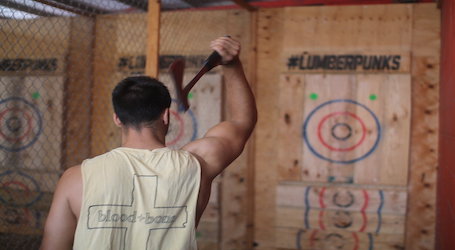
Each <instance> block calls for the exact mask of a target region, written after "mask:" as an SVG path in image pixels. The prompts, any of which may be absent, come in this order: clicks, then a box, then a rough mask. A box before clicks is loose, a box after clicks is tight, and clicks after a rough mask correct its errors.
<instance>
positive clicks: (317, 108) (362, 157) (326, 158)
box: [303, 99, 382, 164]
mask: <svg viewBox="0 0 455 250" xmlns="http://www.w3.org/2000/svg"><path fill="white" fill-rule="evenodd" d="M333 103H351V104H354V105H358V106H360V107H362V108H363V109H365V110H366V111H367V112H368V113H369V114H370V115H371V116H372V117H373V119H374V122H375V124H376V128H377V138H376V140H375V142H374V144H373V146H372V147H371V148H370V149H369V150H368V151H367V152H366V153H365V154H363V155H361V156H359V157H357V158H354V159H350V160H337V159H331V158H329V157H327V156H324V155H322V154H321V153H320V152H318V151H317V150H316V149H315V148H314V146H313V145H312V144H311V142H310V140H309V139H308V133H309V131H308V124H309V123H310V121H311V119H312V118H313V116H314V114H315V113H316V112H317V111H319V110H321V109H322V108H323V107H325V106H327V105H330V104H333ZM381 132H382V131H381V124H380V122H379V119H378V117H377V116H376V115H375V114H374V112H373V111H372V110H371V109H369V108H368V107H367V106H365V105H363V104H361V103H359V102H356V101H354V100H350V99H335V100H331V101H327V102H324V103H322V104H320V105H319V106H317V107H316V108H315V109H313V110H312V111H311V112H310V114H309V115H308V117H307V118H306V119H305V122H304V123H303V139H304V141H305V143H306V144H307V146H308V148H309V149H310V151H311V152H312V153H313V154H314V155H315V156H316V157H318V158H320V159H322V160H325V161H328V162H331V163H338V164H352V163H355V162H358V161H361V160H363V159H365V158H367V157H368V156H369V155H371V154H372V153H373V152H374V151H375V150H376V148H377V147H378V145H379V141H380V139H381Z"/></svg>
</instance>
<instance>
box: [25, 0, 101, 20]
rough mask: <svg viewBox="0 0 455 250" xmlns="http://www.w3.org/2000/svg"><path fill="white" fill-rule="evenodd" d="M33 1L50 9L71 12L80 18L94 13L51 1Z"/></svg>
mask: <svg viewBox="0 0 455 250" xmlns="http://www.w3.org/2000/svg"><path fill="white" fill-rule="evenodd" d="M34 1H35V2H40V3H42V4H45V5H48V6H51V7H53V8H56V9H60V10H64V11H67V12H71V13H74V14H76V15H80V16H86V17H93V16H95V14H94V13H91V12H88V11H85V10H81V9H75V8H71V7H68V6H66V5H63V4H59V3H55V2H52V1H48V0H34Z"/></svg>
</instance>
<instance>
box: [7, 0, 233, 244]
mask: <svg viewBox="0 0 455 250" xmlns="http://www.w3.org/2000/svg"><path fill="white" fill-rule="evenodd" d="M147 2H148V1H147V0H97V1H91V0H2V1H1V2H0V248H1V249H38V247H39V245H40V243H41V237H42V232H43V227H44V223H45V220H46V217H47V213H48V211H49V207H50V203H51V201H52V195H53V192H54V190H55V187H56V185H57V182H58V179H59V178H60V176H61V174H62V173H63V171H64V170H65V169H67V168H69V167H71V166H74V165H78V164H80V163H81V162H82V161H83V160H84V159H87V158H90V157H93V156H95V155H99V154H102V153H105V152H106V151H108V150H110V149H113V148H115V147H118V146H119V145H120V131H119V130H118V128H116V127H115V125H114V124H113V122H112V111H113V109H112V105H111V99H110V98H111V97H110V94H111V91H112V88H113V87H114V86H115V84H116V83H117V82H118V81H120V80H121V79H123V78H124V77H126V76H128V75H134V74H143V73H144V70H145V62H146V56H145V54H146V47H147V46H146V39H147V14H146V11H147V9H148V4H147ZM227 3H228V4H232V3H231V2H227ZM215 4H218V5H220V4H221V5H223V4H226V3H223V2H215V1H207V0H196V1H193V0H191V1H187V0H169V1H163V2H162V4H161V6H162V14H161V30H160V37H161V39H160V46H161V47H160V53H159V55H160V62H159V64H160V79H161V80H162V81H163V82H164V83H165V84H167V85H168V87H169V88H170V90H171V92H172V95H173V98H174V99H175V96H174V90H173V85H172V84H171V79H170V77H169V74H168V73H167V68H168V66H169V65H170V63H171V62H172V61H173V60H174V59H175V58H178V57H183V58H185V59H186V70H185V80H184V81H185V83H186V82H188V81H189V80H190V78H191V77H192V76H194V75H195V73H196V72H197V71H198V70H199V69H200V67H201V66H202V64H203V61H204V59H205V58H206V57H207V56H208V55H209V54H210V52H211V50H210V48H209V47H208V45H209V42H210V41H211V40H212V39H214V38H216V37H218V36H222V35H226V34H227V33H228V31H227V30H226V27H228V26H229V25H228V24H227V23H225V22H226V20H227V19H226V16H227V15H228V14H229V13H227V12H223V11H218V12H217V11H214V12H212V11H201V10H194V9H195V8H206V7H211V6H213V5H215ZM188 8H191V9H192V10H191V11H187V9H188ZM229 15H231V16H235V15H237V14H236V13H230V14H229ZM198 27H200V28H198ZM202 27H204V28H202ZM221 79H222V77H221V75H220V72H219V71H218V70H217V69H215V70H214V71H213V72H212V73H211V74H208V75H207V77H204V78H202V79H201V80H200V83H198V85H197V86H196V87H195V88H194V90H193V91H192V92H191V93H190V96H189V99H190V104H191V109H190V110H189V111H188V112H186V113H182V112H180V111H179V110H178V109H177V104H176V102H175V101H174V102H173V106H172V109H173V110H172V115H171V124H172V125H171V127H170V130H171V131H170V133H169V135H168V137H167V141H168V144H169V145H168V146H171V147H180V146H182V145H184V144H186V143H187V142H189V141H191V140H194V139H196V138H199V137H201V136H203V134H204V133H205V132H206V131H207V129H208V128H209V127H210V126H212V125H213V124H215V123H217V122H219V121H220V120H221V113H222V112H221V99H222V98H221V89H222V87H221ZM213 188H214V190H213V191H212V198H211V201H210V203H209V206H208V209H207V211H206V213H205V214H206V215H204V217H203V218H202V221H201V224H200V227H199V228H200V229H199V232H198V237H199V238H200V239H199V240H202V243H201V244H200V247H201V249H215V248H216V247H217V245H218V243H217V242H218V238H219V210H218V207H219V201H218V198H217V197H218V195H217V190H216V189H217V188H218V182H215V184H214V186H213Z"/></svg>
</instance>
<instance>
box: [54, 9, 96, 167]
mask: <svg viewBox="0 0 455 250" xmlns="http://www.w3.org/2000/svg"><path fill="white" fill-rule="evenodd" d="M94 27H95V24H94V20H93V19H90V18H85V17H75V18H71V30H70V32H71V33H70V36H71V37H70V41H71V42H70V43H69V54H68V65H67V82H66V89H65V111H64V119H63V122H64V126H63V127H64V135H63V136H64V139H65V140H64V144H63V150H64V156H63V157H64V159H63V166H62V168H64V169H66V168H68V167H71V166H74V165H77V164H80V163H81V162H82V161H83V160H84V159H86V158H88V157H89V156H90V147H87V146H86V145H89V144H90V136H89V135H90V113H91V103H90V102H91V99H92V95H91V86H92V67H91V63H92V60H93V41H94ZM81 51H84V53H81Z"/></svg>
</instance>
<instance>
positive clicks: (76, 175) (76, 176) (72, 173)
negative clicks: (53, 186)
mask: <svg viewBox="0 0 455 250" xmlns="http://www.w3.org/2000/svg"><path fill="white" fill-rule="evenodd" d="M79 181H82V172H81V165H76V166H73V167H70V168H68V169H67V170H65V172H63V174H62V177H61V178H60V183H61V184H62V185H64V186H68V185H69V186H71V185H70V184H71V183H72V184H74V183H76V182H79Z"/></svg>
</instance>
